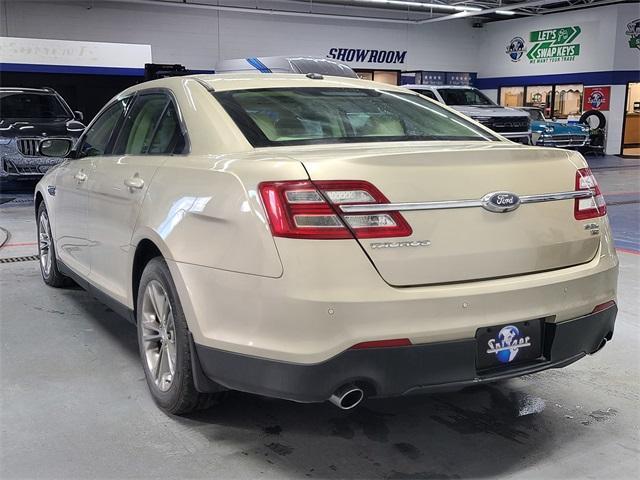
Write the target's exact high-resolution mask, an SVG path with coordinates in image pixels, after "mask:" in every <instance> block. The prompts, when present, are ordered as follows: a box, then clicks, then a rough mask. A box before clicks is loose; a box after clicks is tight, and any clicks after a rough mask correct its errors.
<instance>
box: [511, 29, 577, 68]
mask: <svg viewBox="0 0 640 480" xmlns="http://www.w3.org/2000/svg"><path fill="white" fill-rule="evenodd" d="M581 32H582V29H581V28H580V27H579V26H574V27H561V28H551V29H548V30H535V31H533V32H530V33H529V42H530V44H531V45H530V46H529V47H527V44H526V42H525V40H524V38H522V37H514V38H512V39H511V41H510V42H509V44H508V45H507V50H506V53H507V55H508V56H509V58H510V59H511V61H512V62H518V61H520V59H522V58H523V56H524V54H525V53H526V57H527V58H528V59H529V62H530V63H549V62H571V61H573V60H575V59H576V57H577V56H578V55H580V44H579V43H574V42H575V40H576V39H577V38H578V36H579V35H580V33H581Z"/></svg>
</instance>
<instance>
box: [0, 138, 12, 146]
mask: <svg viewBox="0 0 640 480" xmlns="http://www.w3.org/2000/svg"><path fill="white" fill-rule="evenodd" d="M8 143H11V137H0V145H7V144H8Z"/></svg>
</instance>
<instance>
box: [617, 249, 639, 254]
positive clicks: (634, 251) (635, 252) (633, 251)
mask: <svg viewBox="0 0 640 480" xmlns="http://www.w3.org/2000/svg"><path fill="white" fill-rule="evenodd" d="M616 251H617V252H622V253H630V254H631V255H640V250H631V249H630V248H616Z"/></svg>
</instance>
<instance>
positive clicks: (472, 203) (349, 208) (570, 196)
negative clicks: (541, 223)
mask: <svg viewBox="0 0 640 480" xmlns="http://www.w3.org/2000/svg"><path fill="white" fill-rule="evenodd" d="M594 196H595V192H594V191H593V190H572V191H569V192H556V193H541V194H538V195H523V196H521V197H520V203H521V204H526V203H543V202H555V201H559V200H574V199H580V198H592V197H594ZM473 207H482V200H481V199H478V200H444V201H438V202H405V203H381V204H375V205H372V204H357V205H340V210H342V212H344V213H367V212H410V211H417V210H446V209H452V208H473Z"/></svg>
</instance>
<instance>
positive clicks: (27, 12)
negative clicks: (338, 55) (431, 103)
mask: <svg viewBox="0 0 640 480" xmlns="http://www.w3.org/2000/svg"><path fill="white" fill-rule="evenodd" d="M88 5H92V8H90V9H89V8H87V6H88ZM4 8H5V10H6V19H5V20H6V21H3V22H0V25H3V24H4V25H6V28H3V30H2V34H3V35H6V36H11V37H28V38H51V39H62V40H87V39H90V40H92V41H98V42H118V43H144V44H150V45H151V47H152V53H153V61H154V62H156V63H180V64H183V65H185V66H186V67H187V68H190V69H203V70H211V69H213V68H214V67H215V65H216V63H217V61H218V59H229V58H244V57H249V56H269V55H299V54H304V55H317V56H325V55H327V53H328V51H329V49H330V48H332V47H342V48H364V49H379V50H407V51H408V53H407V56H406V62H405V63H404V64H402V65H398V64H390V65H386V66H384V65H379V64H375V65H373V67H375V66H378V67H383V68H394V69H403V70H410V69H428V70H449V71H470V72H475V71H476V65H477V58H476V53H477V52H476V47H475V45H477V44H478V42H479V35H480V34H479V31H478V30H477V29H474V28H472V27H471V25H470V22H469V21H468V20H458V21H454V22H442V23H434V24H427V25H405V24H394V23H376V22H362V21H352V20H336V19H322V18H305V17H284V16H276V15H257V14H247V13H236V12H218V11H214V10H201V9H191V8H179V7H168V6H153V7H152V6H148V5H136V4H126V3H99V2H69V1H56V2H51V1H49V2H34V1H29V2H15V1H11V2H7V3H6V5H5V7H4ZM343 10H344V9H343ZM342 13H348V12H347V11H346V10H345V11H344V12H342ZM52 18H55V21H51V19H52ZM352 66H354V67H367V68H371V67H372V65H371V64H359V63H355V62H354V63H353V64H352Z"/></svg>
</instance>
